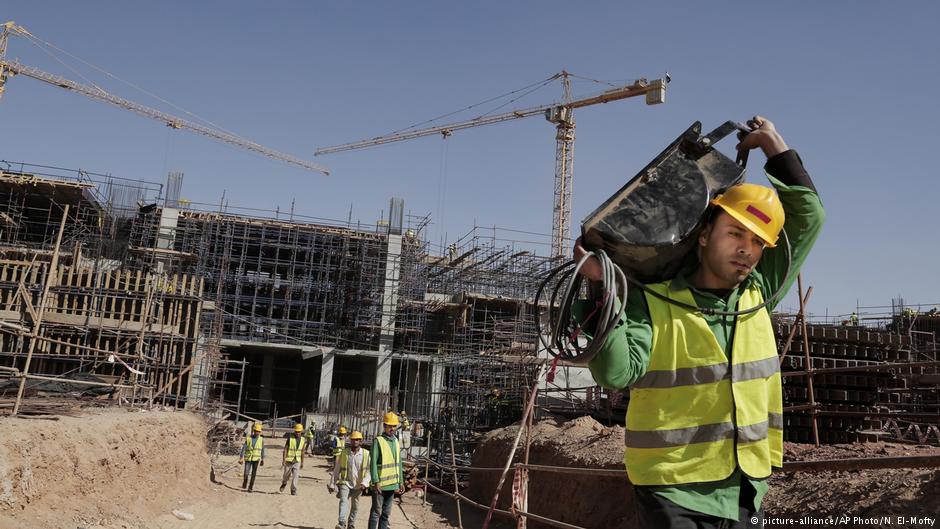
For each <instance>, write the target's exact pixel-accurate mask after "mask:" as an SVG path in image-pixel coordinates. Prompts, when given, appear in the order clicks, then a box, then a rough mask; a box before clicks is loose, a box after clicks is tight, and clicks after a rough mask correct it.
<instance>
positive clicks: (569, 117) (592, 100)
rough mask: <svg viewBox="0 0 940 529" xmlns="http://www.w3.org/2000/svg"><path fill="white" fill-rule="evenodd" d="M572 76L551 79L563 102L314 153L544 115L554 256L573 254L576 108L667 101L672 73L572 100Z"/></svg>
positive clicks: (325, 152) (567, 74)
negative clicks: (551, 146)
mask: <svg viewBox="0 0 940 529" xmlns="http://www.w3.org/2000/svg"><path fill="white" fill-rule="evenodd" d="M569 76H570V74H569V73H568V72H566V71H562V72H561V73H558V74H555V75H554V76H552V77H551V78H549V80H554V79H561V83H562V87H563V89H564V99H563V101H562V102H561V103H552V104H549V105H542V106H537V107H531V108H526V109H521V110H513V111H511V112H506V113H504V114H495V115H484V116H480V117H476V118H473V119H468V120H465V121H460V122H456V123H450V124H447V125H439V126H436V127H428V128H424V129H417V130H407V131H403V132H397V133H393V134H389V135H386V136H378V137H375V138H372V139H368V140H362V141H356V142H352V143H345V144H342V145H336V146H332V147H322V148H319V149H317V150H316V151H315V153H314V154H315V155H316V156H320V155H323V154H332V153H337V152H343V151H351V150H355V149H364V148H368V147H375V146H377V145H384V144H386V143H393V142H398V141H404V140H410V139H414V138H421V137H424V136H431V135H434V134H442V135H443V136H444V137H445V138H446V137H448V136H450V135H451V134H453V133H454V132H455V131H458V130H463V129H469V128H471V127H480V126H483V125H492V124H495V123H502V122H504V121H510V120H514V119H520V118H527V117H530V116H536V115H544V116H545V119H547V120H548V121H549V122H550V123H553V124H555V193H554V194H555V198H554V206H553V209H552V256H553V257H556V256H569V255H570V253H569V252H570V244H569V240H570V235H569V234H570V230H571V183H572V169H573V163H574V129H575V125H574V112H573V111H574V109H576V108H582V107H587V106H591V105H597V104H600V103H609V102H611V101H617V100H619V99H626V98H629V97H636V96H640V95H645V96H646V104H647V105H655V104H659V103H664V102H665V101H666V84H667V83H668V82H669V81H670V78H669V76H668V75H666V76H665V77H663V78H661V79H654V80H652V81H647V80H646V79H638V80H636V81H634V82H633V83H631V84H626V85H622V86H618V87H615V88H612V89H610V90H607V91H604V92H602V93H600V94H596V95H593V96H590V97H585V98H581V99H576V100H572V99H571V82H570V80H569Z"/></svg>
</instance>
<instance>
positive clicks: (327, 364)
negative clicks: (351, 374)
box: [317, 352, 336, 411]
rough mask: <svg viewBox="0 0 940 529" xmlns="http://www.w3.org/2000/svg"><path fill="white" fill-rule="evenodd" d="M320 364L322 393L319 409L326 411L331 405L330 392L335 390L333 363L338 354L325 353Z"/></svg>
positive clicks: (318, 404) (318, 402)
mask: <svg viewBox="0 0 940 529" xmlns="http://www.w3.org/2000/svg"><path fill="white" fill-rule="evenodd" d="M322 359H323V360H322V363H321V364H320V393H319V396H318V397H317V409H319V410H321V411H322V410H325V409H326V408H327V406H329V405H330V391H332V389H333V361H334V360H335V359H336V353H334V352H329V353H323V356H322Z"/></svg>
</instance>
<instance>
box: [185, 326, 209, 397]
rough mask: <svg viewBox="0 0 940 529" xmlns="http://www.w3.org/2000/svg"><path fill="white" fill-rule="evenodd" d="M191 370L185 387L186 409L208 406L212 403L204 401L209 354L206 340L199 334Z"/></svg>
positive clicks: (207, 379)
mask: <svg viewBox="0 0 940 529" xmlns="http://www.w3.org/2000/svg"><path fill="white" fill-rule="evenodd" d="M192 362H193V370H192V371H191V372H190V374H189V385H188V386H187V388H186V409H190V408H196V407H200V406H205V407H206V409H208V408H210V407H211V405H212V404H214V403H209V402H206V391H207V390H208V387H207V386H208V385H209V381H210V378H211V377H210V376H209V367H210V366H209V355H207V354H206V341H205V337H204V336H199V339H198V341H197V342H196V352H195V354H194V355H193V360H192Z"/></svg>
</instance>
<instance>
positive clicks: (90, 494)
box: [0, 410, 482, 529]
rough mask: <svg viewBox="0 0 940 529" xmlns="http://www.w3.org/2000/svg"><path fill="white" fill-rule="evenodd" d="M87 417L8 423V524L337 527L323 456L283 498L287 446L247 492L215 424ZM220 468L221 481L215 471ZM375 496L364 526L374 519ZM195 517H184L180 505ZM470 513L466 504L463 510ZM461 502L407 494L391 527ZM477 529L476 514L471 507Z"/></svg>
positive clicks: (54, 528) (424, 520) (431, 517)
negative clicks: (208, 443)
mask: <svg viewBox="0 0 940 529" xmlns="http://www.w3.org/2000/svg"><path fill="white" fill-rule="evenodd" d="M86 413H87V415H86V416H83V417H82V418H72V417H58V418H57V420H46V419H42V418H33V419H12V418H4V419H0V431H2V432H3V435H2V438H0V439H2V443H0V529H105V528H107V529H112V528H113V529H183V528H188V529H197V528H200V529H203V528H204V529H223V528H224V529H249V528H251V529H256V528H263V527H270V528H294V529H332V528H333V527H334V526H335V525H336V522H337V520H336V517H337V506H338V500H337V499H336V498H335V497H334V496H333V495H331V494H329V493H328V492H327V490H326V484H327V482H328V480H329V476H328V474H327V471H328V469H327V462H326V459H325V458H324V457H319V456H318V457H313V458H310V459H308V460H307V461H306V464H305V465H304V469H303V470H302V471H301V479H300V486H299V491H298V494H297V496H291V495H290V493H289V492H286V493H284V494H278V493H277V489H278V486H279V485H280V468H279V457H280V451H279V446H278V445H282V441H281V440H278V439H266V440H265V442H266V443H267V446H268V449H269V452H268V453H267V455H266V459H267V464H266V465H265V466H264V467H262V468H260V469H259V472H258V477H257V480H256V482H255V492H253V493H250V494H249V493H246V492H242V491H241V490H240V487H241V474H240V472H241V468H240V465H238V464H237V460H238V457H237V456H221V457H219V458H218V459H217V460H215V461H212V462H210V458H209V455H208V454H207V453H206V450H205V437H206V430H207V429H208V424H207V423H206V422H205V421H204V420H203V419H202V418H201V417H200V416H198V415H194V414H190V413H186V412H171V411H157V412H154V411H124V410H106V411H101V410H99V411H89V412H86ZM213 465H214V467H215V468H216V472H215V476H216V483H213V482H211V481H210V467H211V466H213ZM370 505H371V500H370V499H369V498H363V501H361V502H360V514H359V519H358V520H357V523H356V527H360V528H365V527H367V525H368V513H369V508H370ZM174 510H179V511H182V512H185V513H189V514H192V515H193V517H194V519H193V520H192V521H188V520H180V519H178V518H177V517H176V516H174V515H173V513H172V511H174ZM464 510H465V511H466V510H467V509H464ZM449 519H453V520H454V521H455V522H456V517H455V516H454V512H453V507H452V502H451V501H449V500H448V501H446V502H445V501H443V500H442V498H441V497H440V496H438V497H437V498H434V497H433V495H432V502H431V503H428V505H427V506H422V504H421V498H420V497H418V496H416V495H414V494H406V495H405V496H404V497H403V498H402V500H401V502H400V503H397V504H396V506H395V509H394V510H393V512H392V527H393V528H395V529H404V528H428V529H444V528H449V527H454V526H456V523H455V522H454V525H451V523H450V522H449V521H448V520H449ZM464 522H465V525H467V526H468V527H479V526H480V525H481V524H482V520H481V519H478V515H477V514H476V513H468V512H464Z"/></svg>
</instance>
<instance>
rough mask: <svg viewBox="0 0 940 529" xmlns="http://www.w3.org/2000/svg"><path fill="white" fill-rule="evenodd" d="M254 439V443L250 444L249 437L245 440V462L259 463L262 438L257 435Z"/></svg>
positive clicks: (262, 443)
mask: <svg viewBox="0 0 940 529" xmlns="http://www.w3.org/2000/svg"><path fill="white" fill-rule="evenodd" d="M255 439H256V441H255V442H254V443H252V438H251V436H250V435H249V436H248V437H246V438H245V461H261V447H263V446H264V438H262V437H261V436H260V435H259V436H258V437H255Z"/></svg>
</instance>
